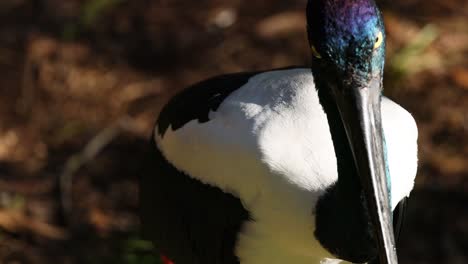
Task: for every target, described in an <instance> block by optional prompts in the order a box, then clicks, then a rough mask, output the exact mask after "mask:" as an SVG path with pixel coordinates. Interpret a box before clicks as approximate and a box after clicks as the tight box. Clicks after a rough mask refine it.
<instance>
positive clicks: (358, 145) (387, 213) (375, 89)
mask: <svg viewBox="0 0 468 264" xmlns="http://www.w3.org/2000/svg"><path fill="white" fill-rule="evenodd" d="M352 86H353V87H348V88H349V89H340V90H338V89H335V90H334V95H335V100H336V103H337V105H338V109H339V112H340V115H341V119H342V122H343V124H344V127H345V129H346V134H347V137H348V141H349V144H350V146H351V150H352V152H353V155H354V162H355V164H356V168H357V170H358V174H359V177H360V179H361V185H362V188H363V191H364V194H365V196H366V199H367V205H368V209H369V213H370V217H371V223H372V224H373V228H374V234H375V238H376V240H377V243H378V250H379V260H380V264H397V263H398V260H397V256H396V249H395V239H394V235H393V226H392V214H391V205H390V197H389V193H390V192H389V190H390V189H389V187H390V186H389V185H390V183H389V180H388V179H389V178H388V177H389V175H387V173H386V159H385V153H384V148H383V146H384V137H383V134H382V124H381V114H380V101H381V97H380V96H381V95H380V93H381V89H380V88H381V78H375V79H373V80H371V81H370V82H369V83H367V84H366V85H352ZM350 99H352V100H350Z"/></svg>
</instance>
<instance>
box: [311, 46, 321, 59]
mask: <svg viewBox="0 0 468 264" xmlns="http://www.w3.org/2000/svg"><path fill="white" fill-rule="evenodd" d="M310 50H311V51H312V55H313V56H314V57H315V58H317V59H321V58H322V56H321V55H320V53H318V51H317V49H315V47H314V45H312V46H310Z"/></svg>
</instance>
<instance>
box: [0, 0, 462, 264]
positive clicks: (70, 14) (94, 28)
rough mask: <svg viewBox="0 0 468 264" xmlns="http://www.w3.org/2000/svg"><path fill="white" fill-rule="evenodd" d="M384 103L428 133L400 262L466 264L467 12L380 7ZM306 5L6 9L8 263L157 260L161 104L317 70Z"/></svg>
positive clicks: (55, 3) (17, 1)
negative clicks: (146, 174) (177, 96)
mask: <svg viewBox="0 0 468 264" xmlns="http://www.w3.org/2000/svg"><path fill="white" fill-rule="evenodd" d="M377 2H378V4H379V6H380V7H381V8H382V10H383V13H384V17H385V22H386V26H387V43H388V45H387V47H388V56H387V64H386V78H385V88H386V90H385V94H386V95H387V96H389V97H391V98H393V99H394V100H395V101H397V102H398V103H399V104H401V105H403V106H404V107H405V108H406V109H408V110H409V111H410V112H411V113H412V114H413V115H414V117H415V118H416V120H417V123H418V125H419V133H420V136H419V146H420V154H419V156H420V157H419V159H420V162H419V173H418V177H417V183H416V189H415V191H413V193H412V196H411V200H410V204H409V210H408V217H407V222H406V224H405V226H404V229H403V234H402V239H401V241H400V251H399V254H400V260H401V263H411V264H418V263H439V264H440V263H450V264H465V263H468V133H467V131H468V116H467V113H468V20H467V18H468V1H466V0H444V1H440V0H387V1H385V0H380V1H377ZM305 4H306V0H288V1H284V0H248V1H247V0H223V1H217V0H198V1H189V0H180V1H179V0H154V1H149V0H133V1H131V0H1V1H0V263H10V264H12V263H127V264H130V263H147V264H151V263H158V260H157V258H155V257H154V256H152V255H151V254H150V250H151V245H150V244H148V243H146V242H144V241H141V240H140V239H139V235H138V229H139V226H138V225H139V224H138V214H137V212H138V186H137V175H138V172H139V171H141V170H142V169H143V170H144V169H145V168H144V166H145V165H143V164H144V163H143V162H142V160H144V157H145V147H146V146H147V144H148V138H149V135H150V133H151V129H152V125H153V122H154V121H155V118H156V115H157V113H158V111H159V109H160V107H161V105H162V104H163V103H164V102H165V101H166V100H167V99H168V98H169V97H170V96H171V95H173V94H174V93H175V92H176V91H179V90H181V89H183V88H184V87H185V86H187V85H189V84H191V83H193V82H196V81H199V80H201V79H204V78H207V77H210V76H212V75H216V74H221V73H227V72H236V71H244V70H259V69H268V68H272V67H283V66H288V65H307V63H308V61H309V50H308V47H307V41H306V34H305V29H304V26H305V18H304V14H303V12H304V11H303V10H304V7H305Z"/></svg>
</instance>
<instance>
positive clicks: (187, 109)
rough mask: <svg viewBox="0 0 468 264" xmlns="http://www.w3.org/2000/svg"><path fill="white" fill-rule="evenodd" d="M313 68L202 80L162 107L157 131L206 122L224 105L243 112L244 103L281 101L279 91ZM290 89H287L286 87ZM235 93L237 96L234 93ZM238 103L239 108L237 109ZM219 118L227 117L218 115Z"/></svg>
mask: <svg viewBox="0 0 468 264" xmlns="http://www.w3.org/2000/svg"><path fill="white" fill-rule="evenodd" d="M304 73H307V74H308V75H310V77H311V76H312V75H311V74H310V70H308V69H304V68H300V67H295V66H292V67H287V68H280V69H273V70H268V71H257V72H239V73H233V74H225V75H219V76H215V77H212V78H209V79H206V80H203V81H201V82H198V83H196V84H194V85H192V86H190V87H188V88H186V89H184V90H183V91H182V92H180V93H178V94H176V95H175V96H173V97H172V98H171V99H170V100H169V102H168V103H167V104H166V105H165V106H164V107H163V108H162V110H161V112H160V114H159V117H158V120H157V123H156V132H157V133H158V134H159V135H160V136H161V137H164V135H165V133H166V131H167V130H168V129H172V130H173V131H175V130H178V129H179V128H182V127H184V126H185V125H186V124H187V123H189V122H191V121H196V122H198V123H199V124H203V123H206V122H208V121H210V120H212V119H214V116H213V115H211V113H215V112H217V111H218V109H219V108H220V106H221V105H222V104H224V105H225V106H226V107H225V109H224V111H236V110H240V111H241V112H242V109H241V108H242V107H241V106H240V105H241V104H249V103H251V104H256V105H258V106H264V105H267V104H272V103H275V101H278V99H279V100H281V98H278V96H279V93H282V94H284V93H287V92H288V89H287V88H288V82H294V81H297V78H298V77H299V76H300V75H301V74H304ZM283 88H286V89H283ZM233 92H236V93H237V96H230V95H231V94H232V93H233ZM233 106H236V107H237V108H235V109H234V108H233ZM216 117H217V118H223V117H226V116H223V115H221V116H220V115H218V116H216Z"/></svg>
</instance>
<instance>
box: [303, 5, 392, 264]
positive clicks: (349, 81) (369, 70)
mask: <svg viewBox="0 0 468 264" xmlns="http://www.w3.org/2000/svg"><path fill="white" fill-rule="evenodd" d="M307 26H308V37H309V42H310V48H311V53H312V55H313V59H312V71H313V73H314V78H315V82H316V86H317V89H318V90H319V94H320V93H326V94H327V95H328V96H329V97H330V98H332V99H331V101H332V102H333V104H334V105H336V108H337V110H338V113H339V117H340V118H339V119H341V120H340V122H342V127H343V128H344V130H345V132H346V136H347V142H348V144H349V147H350V149H351V152H352V158H353V160H354V165H355V166H354V167H355V170H356V171H357V173H355V174H354V175H357V177H356V179H355V180H356V181H359V184H360V186H361V188H362V191H363V193H364V196H365V198H366V199H365V201H364V202H366V203H367V204H366V206H365V207H366V208H368V210H369V217H370V223H371V226H372V228H373V229H374V230H373V234H374V236H373V237H374V239H375V243H376V248H377V249H378V252H379V259H380V263H381V264H396V263H397V259H396V254H395V242H394V237H393V228H392V224H391V221H392V216H391V209H390V197H389V193H390V192H389V188H390V186H389V185H390V182H389V175H388V174H389V172H388V168H387V161H386V157H385V147H384V146H385V142H384V137H383V134H382V125H381V114H380V101H381V92H382V76H383V68H384V61H385V32H384V26H383V21H382V17H381V14H380V11H379V10H378V8H377V6H376V5H375V3H374V1H373V0H311V1H309V3H308V6H307Z"/></svg>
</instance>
